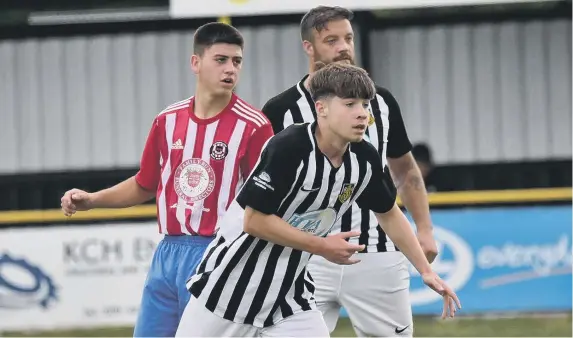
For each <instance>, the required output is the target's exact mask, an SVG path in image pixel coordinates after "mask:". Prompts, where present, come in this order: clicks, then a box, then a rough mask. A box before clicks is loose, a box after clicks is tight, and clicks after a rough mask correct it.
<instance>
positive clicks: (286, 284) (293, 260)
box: [263, 249, 302, 327]
mask: <svg viewBox="0 0 573 338" xmlns="http://www.w3.org/2000/svg"><path fill="white" fill-rule="evenodd" d="M301 256H302V252H301V251H298V250H294V249H292V252H291V254H290V257H289V260H288V263H287V268H286V273H285V276H284V279H283V283H282V284H281V287H280V290H279V293H278V295H277V298H276V300H275V304H274V305H273V308H272V309H271V312H270V313H269V315H268V317H267V319H265V322H264V324H263V326H264V327H269V326H272V325H273V324H274V320H273V316H274V314H275V312H276V311H277V309H278V308H279V306H281V305H282V306H281V312H282V314H283V318H285V317H287V316H285V313H288V312H289V310H290V312H291V314H292V309H290V306H288V304H286V305H285V304H283V303H286V302H285V301H284V300H285V296H286V294H287V293H288V291H289V290H290V288H291V287H292V284H293V282H294V278H295V274H296V268H297V267H298V264H299V263H300V258H301ZM287 308H288V309H287Z"/></svg>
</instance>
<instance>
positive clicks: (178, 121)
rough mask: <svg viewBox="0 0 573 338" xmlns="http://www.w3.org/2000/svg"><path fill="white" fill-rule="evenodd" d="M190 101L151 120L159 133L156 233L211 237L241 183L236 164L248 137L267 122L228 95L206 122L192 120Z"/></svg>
mask: <svg viewBox="0 0 573 338" xmlns="http://www.w3.org/2000/svg"><path fill="white" fill-rule="evenodd" d="M193 101H194V100H193V97H191V98H188V99H186V100H183V101H180V102H177V103H174V104H172V105H170V106H168V107H167V108H165V109H164V110H163V111H162V112H161V113H160V114H159V115H158V116H157V117H156V119H155V123H156V124H157V127H159V130H160V131H161V132H160V135H161V137H160V139H159V140H157V143H158V144H159V153H160V157H159V163H158V165H159V166H160V167H161V175H160V176H161V178H160V182H159V186H158V190H157V209H158V210H157V212H158V223H159V232H160V233H162V234H168V235H183V234H185V235H202V236H213V235H214V233H215V232H216V230H217V221H218V220H219V219H220V218H221V217H222V216H223V215H224V213H225V210H226V209H227V207H228V206H229V205H230V203H231V202H232V201H233V199H234V198H235V196H236V194H237V192H238V191H239V189H240V186H241V184H242V183H243V182H244V179H245V176H246V174H245V172H244V170H243V168H242V166H241V161H242V156H244V154H245V153H246V152H247V146H248V144H249V139H250V136H251V135H252V134H253V133H254V132H255V130H256V129H257V128H260V127H262V126H263V125H265V124H268V123H269V122H268V120H267V119H266V117H265V116H264V115H263V114H262V113H261V112H259V111H257V110H255V109H253V108H252V107H251V106H250V105H249V104H247V103H246V102H244V101H243V100H241V99H240V98H238V97H236V96H234V95H233V98H232V100H231V103H230V104H229V106H228V107H227V108H225V110H224V111H223V112H221V113H220V114H219V115H217V117H216V118H213V119H207V120H200V119H198V118H196V117H195V116H194V114H193V113H192V106H193Z"/></svg>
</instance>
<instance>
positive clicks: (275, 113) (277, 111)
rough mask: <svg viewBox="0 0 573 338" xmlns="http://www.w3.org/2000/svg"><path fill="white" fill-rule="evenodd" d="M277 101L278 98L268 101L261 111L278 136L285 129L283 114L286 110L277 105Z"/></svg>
mask: <svg viewBox="0 0 573 338" xmlns="http://www.w3.org/2000/svg"><path fill="white" fill-rule="evenodd" d="M276 100H277V98H272V99H270V100H269V101H267V103H265V105H264V106H263V108H262V109H261V111H262V112H263V114H265V116H266V117H267V119H269V121H270V122H271V125H272V128H273V132H274V133H275V134H278V133H280V132H281V131H282V130H283V129H284V125H283V124H284V112H282V110H285V109H284V108H282V107H280V105H278V104H277V103H276Z"/></svg>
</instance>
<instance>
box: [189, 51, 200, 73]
mask: <svg viewBox="0 0 573 338" xmlns="http://www.w3.org/2000/svg"><path fill="white" fill-rule="evenodd" d="M200 62H201V59H200V58H199V56H198V55H195V54H193V55H191V60H190V63H191V70H192V71H193V73H195V74H197V73H199V63H200Z"/></svg>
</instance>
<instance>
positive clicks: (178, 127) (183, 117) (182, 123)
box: [165, 109, 189, 235]
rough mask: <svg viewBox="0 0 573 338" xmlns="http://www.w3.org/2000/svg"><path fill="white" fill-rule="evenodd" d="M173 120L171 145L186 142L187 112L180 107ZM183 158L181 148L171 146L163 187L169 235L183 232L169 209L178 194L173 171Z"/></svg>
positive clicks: (173, 211)
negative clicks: (169, 173) (169, 165)
mask: <svg viewBox="0 0 573 338" xmlns="http://www.w3.org/2000/svg"><path fill="white" fill-rule="evenodd" d="M176 114H177V116H176V120H175V129H174V131H173V138H172V139H171V145H173V143H175V142H176V141H177V140H181V144H187V143H186V139H185V138H186V136H187V127H188V125H189V116H188V114H187V110H186V109H182V110H180V111H178V112H177V113H176ZM182 158H183V149H173V148H171V159H170V163H171V173H172V174H171V177H170V178H169V180H168V181H167V186H166V187H165V188H166V189H167V190H166V191H165V203H166V207H167V232H168V233H169V234H170V235H181V234H183V232H182V231H181V225H180V224H179V221H178V220H177V215H176V213H175V210H176V209H171V206H172V205H174V204H176V203H177V201H178V199H179V196H177V193H176V192H175V188H174V183H175V172H176V170H177V166H179V164H181V160H182Z"/></svg>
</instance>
